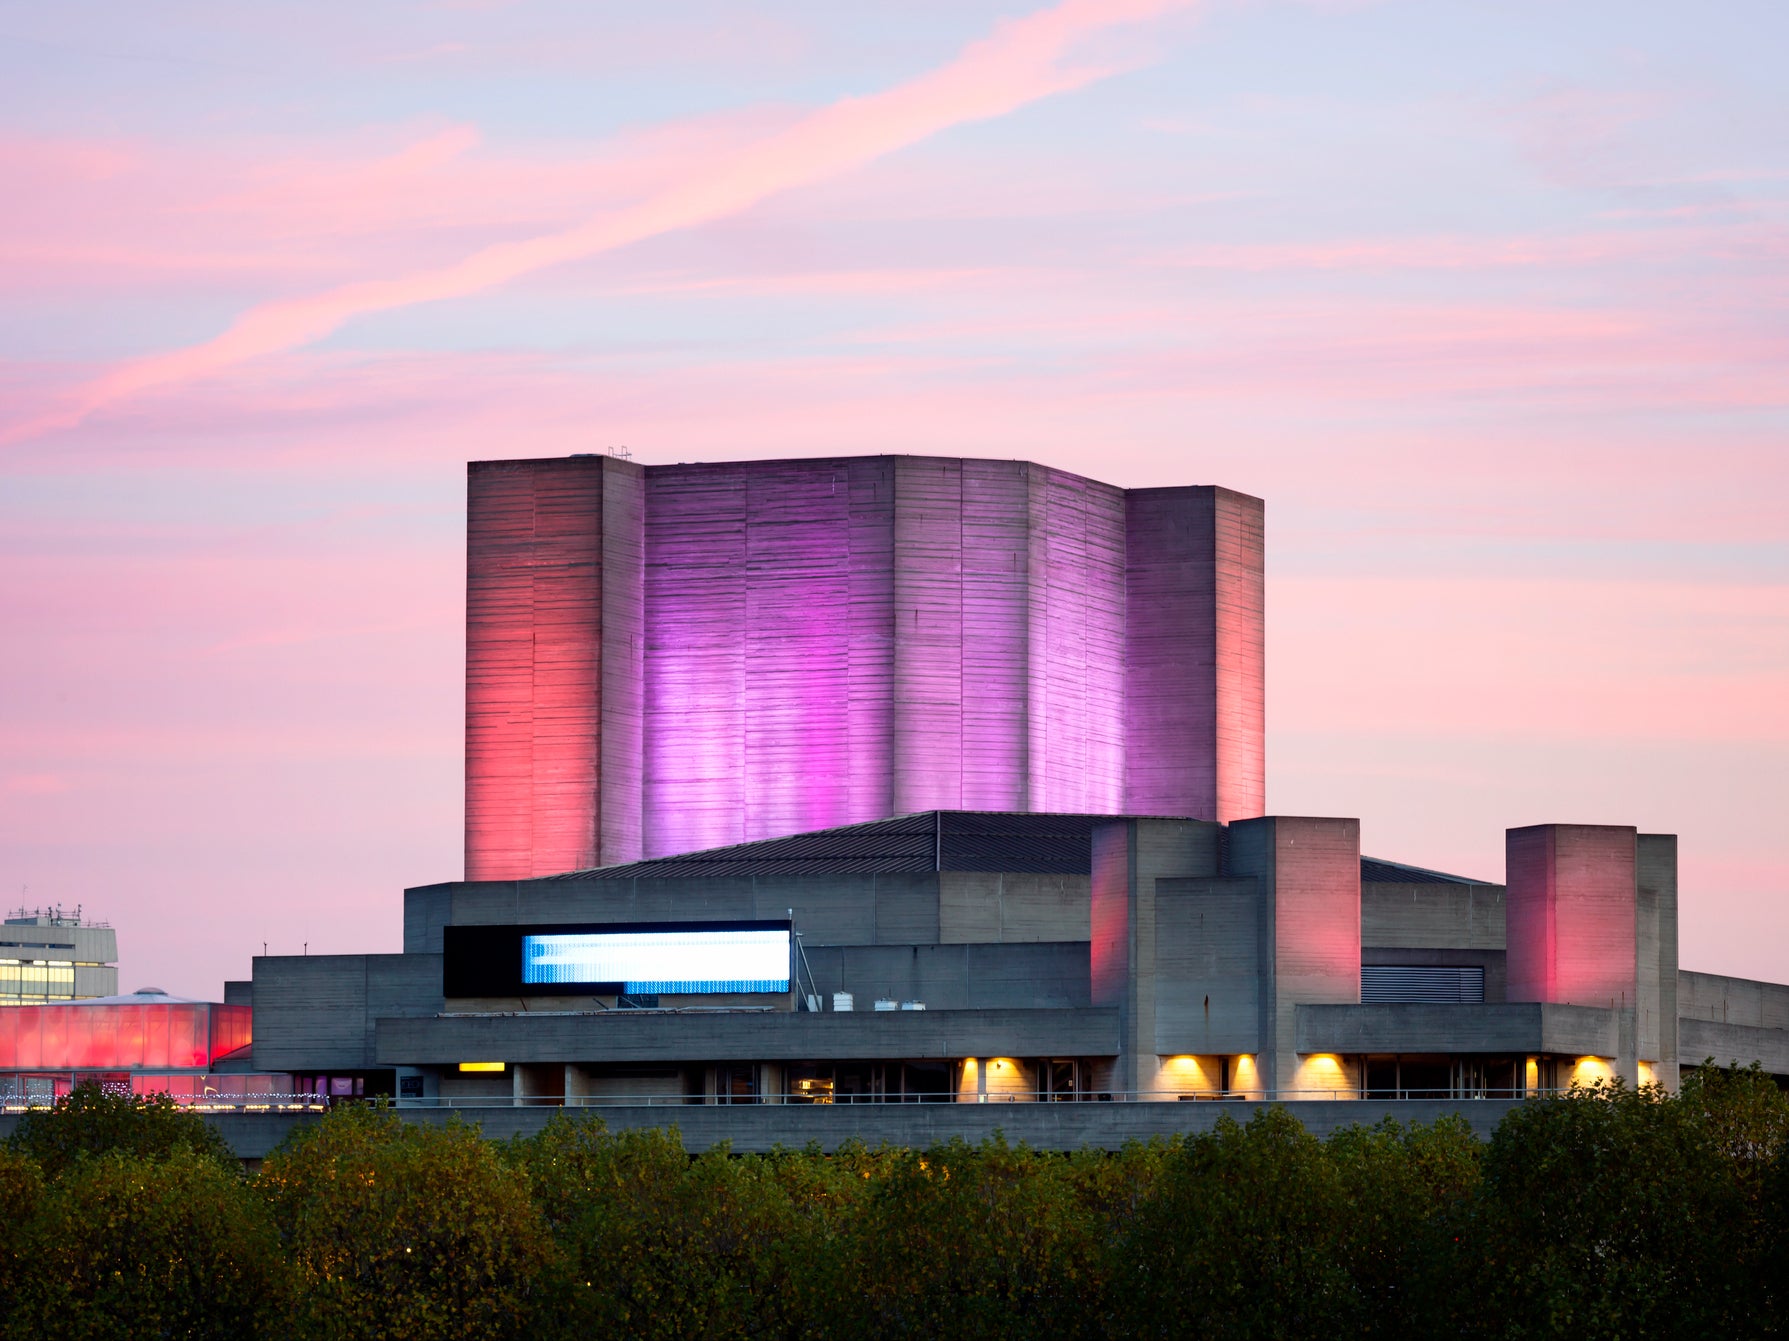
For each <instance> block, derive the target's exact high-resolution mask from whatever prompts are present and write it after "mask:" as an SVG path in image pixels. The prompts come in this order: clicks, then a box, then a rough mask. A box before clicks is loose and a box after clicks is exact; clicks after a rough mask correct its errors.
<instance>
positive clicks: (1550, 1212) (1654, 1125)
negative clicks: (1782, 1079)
mask: <svg viewBox="0 0 1789 1341" xmlns="http://www.w3.org/2000/svg"><path fill="white" fill-rule="evenodd" d="M1772 1090H1774V1086H1772V1085H1770V1082H1769V1080H1768V1078H1767V1077H1764V1076H1763V1075H1762V1073H1758V1074H1756V1075H1753V1076H1749V1077H1748V1076H1747V1074H1746V1073H1740V1072H1729V1073H1725V1074H1723V1075H1719V1076H1704V1077H1695V1076H1692V1077H1691V1078H1690V1079H1689V1082H1688V1083H1687V1084H1686V1086H1685V1089H1684V1092H1683V1094H1682V1096H1681V1097H1679V1098H1672V1097H1670V1096H1668V1095H1666V1094H1665V1093H1664V1091H1662V1090H1659V1089H1656V1088H1653V1087H1646V1088H1643V1089H1641V1090H1638V1091H1634V1090H1629V1089H1627V1088H1625V1087H1624V1086H1623V1085H1621V1084H1620V1083H1619V1082H1617V1083H1615V1084H1606V1085H1598V1086H1595V1087H1592V1088H1590V1089H1583V1090H1575V1091H1573V1092H1572V1093H1571V1094H1569V1095H1566V1096H1562V1097H1559V1098H1555V1099H1548V1100H1541V1101H1536V1102H1533V1103H1528V1104H1523V1105H1521V1106H1520V1107H1518V1108H1516V1109H1514V1110H1512V1111H1511V1112H1510V1114H1509V1115H1508V1116H1507V1117H1506V1118H1505V1119H1504V1120H1503V1121H1502V1122H1501V1123H1500V1124H1499V1125H1498V1128H1497V1131H1496V1133H1495V1134H1494V1135H1493V1136H1492V1138H1491V1142H1490V1145H1489V1147H1488V1149H1487V1150H1486V1152H1485V1162H1484V1196H1483V1198H1482V1199H1481V1207H1480V1219H1479V1224H1478V1226H1477V1234H1476V1237H1477V1241H1478V1243H1479V1245H1480V1247H1481V1249H1482V1251H1483V1261H1484V1273H1483V1276H1482V1278H1481V1280H1480V1282H1479V1284H1478V1286H1477V1287H1476V1291H1475V1292H1476V1293H1478V1294H1479V1295H1481V1296H1482V1297H1483V1298H1484V1299H1485V1301H1486V1304H1487V1309H1486V1313H1485V1315H1484V1318H1483V1322H1484V1325H1485V1328H1486V1330H1491V1331H1495V1332H1496V1333H1498V1334H1500V1335H1503V1336H1508V1337H1529V1336H1562V1335H1567V1334H1569V1335H1572V1336H1582V1337H1605V1336H1606V1337H1618V1336H1624V1337H1625V1336H1686V1335H1706V1336H1748V1335H1766V1334H1769V1332H1768V1327H1769V1325H1770V1324H1769V1318H1768V1315H1769V1312H1770V1310H1769V1309H1768V1308H1767V1307H1766V1300H1767V1298H1768V1291H1769V1288H1770V1284H1771V1283H1770V1281H1769V1280H1768V1278H1767V1274H1766V1272H1765V1270H1764V1265H1763V1263H1764V1258H1765V1256H1767V1253H1768V1248H1767V1245H1766V1244H1765V1242H1764V1240H1765V1232H1764V1231H1765V1229H1766V1227H1767V1225H1768V1222H1769V1214H1768V1207H1767V1204H1766V1202H1767V1192H1768V1186H1769V1179H1770V1174H1771V1165H1772V1163H1773V1161H1774V1159H1775V1156H1776V1153H1777V1151H1779V1150H1780V1149H1781V1146H1782V1131H1783V1123H1782V1119H1781V1116H1780V1114H1781V1108H1780V1096H1774V1095H1772V1094H1771V1093H1770V1091H1772Z"/></svg>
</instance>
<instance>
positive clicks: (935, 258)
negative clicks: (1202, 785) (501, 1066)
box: [0, 0, 1789, 997]
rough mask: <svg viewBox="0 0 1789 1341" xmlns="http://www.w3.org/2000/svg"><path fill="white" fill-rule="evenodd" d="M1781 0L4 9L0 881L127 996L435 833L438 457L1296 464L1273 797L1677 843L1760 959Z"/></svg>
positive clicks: (1276, 569)
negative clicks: (109, 957) (1592, 826)
mask: <svg viewBox="0 0 1789 1341" xmlns="http://www.w3.org/2000/svg"><path fill="white" fill-rule="evenodd" d="M1785 51H1789V6H1785V5H1784V4H1783V3H1782V0H1758V2H1757V3H1743V2H1735V3H1720V2H1718V0H1717V2H1716V3H1700V4H1691V3H1688V2H1687V0H1684V2H1683V3H1676V4H1663V3H1647V2H1645V0H1622V3H1613V2H1607V3H1595V2H1586V3H1560V0H1548V3H1525V2H1523V0H1481V3H1474V4H1466V3H1455V2H1453V0H1415V2H1411V3H1401V2H1396V0H1387V2H1386V3H1373V2H1372V0H1328V2H1320V0H1308V2H1306V3H1297V2H1295V0H1283V2H1277V3H1276V2H1273V0H1229V2H1227V3H1209V4H1186V3H1175V2H1174V0H1103V2H1102V3H1088V2H1087V0H1067V3H1063V4H1060V5H1057V6H1055V7H1044V6H1038V7H1031V8H1028V7H1027V6H1026V3H1025V2H1024V0H1009V2H1008V3H983V2H982V0H952V3H949V4H944V3H935V0H905V2H904V3H901V4H864V3H853V2H851V0H835V2H834V3H827V4H818V3H793V4H780V3H764V4H755V5H745V4H737V3H735V4H719V3H713V4H702V3H684V2H683V0H661V3H657V4H653V5H622V4H609V3H603V4H593V3H589V2H588V0H585V2H583V3H569V2H567V3H548V2H544V0H515V2H514V3H504V2H503V0H457V2H455V0H441V2H439V3H423V2H421V0H418V2H417V3H409V4H375V5H369V4H366V3H357V4H338V3H332V2H330V0H311V3H307V4H304V5H297V4H280V3H264V4H255V5H241V4H225V3H221V2H220V3H209V4H202V3H185V2H184V0H168V2H167V3H158V4H155V5H141V4H126V3H118V2H116V0H114V2H113V3H87V2H86V0H67V2H66V3H60V4H56V5H41V6H23V5H15V6H11V7H10V8H8V9H7V10H6V11H5V14H4V16H3V17H0V893H3V894H4V896H5V902H6V906H7V908H8V909H11V908H13V907H16V906H18V905H19V904H21V903H23V904H26V905H30V906H36V905H40V904H45V903H62V904H64V905H67V906H69V907H71V908H72V907H73V905H75V904H80V905H82V906H83V908H84V910H85V912H86V913H87V914H88V915H89V916H94V917H99V918H103V919H109V920H110V921H111V922H112V923H113V924H114V925H116V926H117V927H118V930H119V946H120V954H121V961H122V963H121V980H122V981H121V986H122V987H123V988H124V989H125V990H129V989H131V988H134V987H137V986H140V985H143V984H153V985H157V986H160V987H163V988H166V989H168V990H170V991H174V992H177V993H182V994H187V995H194V996H205V997H215V996H216V995H217V994H218V992H219V991H220V990H221V985H222V981H223V980H224V979H225V978H227V977H231V978H240V977H246V976H248V972H249V957H250V955H251V954H256V953H260V951H261V947H262V944H263V943H266V945H267V946H268V947H269V948H270V949H271V950H272V951H273V952H274V953H298V952H299V951H300V949H301V947H303V946H305V945H307V944H308V947H309V950H310V952H311V953H323V952H360V951H395V950H397V949H398V948H399V942H400V931H401V912H402V898H401V891H402V889H403V887H404V886H405V885H413V884H423V883H427V882H431V881H436V880H447V879H456V878H458V877H459V875H460V873H461V836H460V822H461V814H460V809H461V795H462V778H461V761H462V753H461V725H462V723H461V711H462V697H461V695H462V675H463V660H462V656H463V631H462V618H463V613H464V576H465V558H464V523H465V470H464V462H465V461H467V460H468V459H475V458H491V457H505V456H550V455H560V454H564V453H568V452H577V451H599V452H600V451H603V450H605V449H606V448H609V447H621V446H625V447H627V448H628V449H629V450H631V451H632V453H633V456H634V459H636V460H638V461H643V462H646V463H649V464H650V463H657V462H677V461H694V460H721V459H743V458H751V457H763V456H784V455H822V454H824V455H833V454H845V453H874V452H911V453H937V454H946V455H970V456H989V457H999V458H1015V457H1016V458H1026V459H1030V460H1036V461H1041V462H1045V463H1048V464H1050V465H1054V466H1059V467H1062V468H1064V469H1068V470H1072V471H1079V472H1082V473H1084V474H1087V475H1091V476H1093V477H1094V478H1097V479H1101V480H1105V481H1108V482H1111V483H1113V484H1119V485H1125V486H1144V485H1164V484H1197V483H1214V484H1223V485H1228V486H1230V487H1232V488H1236V489H1241V490H1245V491H1247V492H1249V493H1253V494H1258V495H1260V496H1262V497H1263V498H1265V499H1266V500H1267V524H1268V532H1267V535H1268V589H1267V599H1268V630H1269V640H1268V762H1269V773H1268V804H1269V808H1270V809H1271V810H1272V811H1274V812H1276V813H1283V814H1315V815H1358V816H1359V817H1360V818H1361V820H1362V843H1363V846H1364V848H1365V849H1366V850H1367V851H1368V852H1370V853H1372V854H1374V855H1377V856H1383V857H1389V858H1392V859H1395V860H1401V861H1407V862H1413V863H1416V864H1419V865H1425V866H1434V867H1439V868H1441V869H1445V870H1450V871H1458V872H1461V873H1463V874H1466V875H1471V876H1475V877H1478V878H1482V879H1487V880H1494V881H1500V880H1501V879H1502V878H1503V831H1504V829H1505V828H1506V827H1509V826H1514V825H1524V824H1532V823H1540V822H1546V821H1563V822H1580V823H1609V824H1634V825H1638V826H1640V827H1641V828H1642V829H1643V830H1647V831H1653V832H1674V833H1677V834H1679V835H1681V839H1682V841H1681V847H1680V855H1681V882H1682V883H1681V890H1682V894H1681V899H1682V914H1681V918H1682V951H1681V959H1682V963H1683V965H1684V967H1686V968H1695V969H1701V970H1705V971H1710V972H1720V973H1731V974H1738V975H1742V976H1748V977H1761V978H1769V979H1774V980H1776V981H1784V980H1786V979H1789V79H1786V78H1785V77H1784V73H1783V59H1784V52H1785Z"/></svg>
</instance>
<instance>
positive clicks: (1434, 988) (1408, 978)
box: [1360, 964, 1485, 1005]
mask: <svg viewBox="0 0 1789 1341" xmlns="http://www.w3.org/2000/svg"><path fill="white" fill-rule="evenodd" d="M1360 999H1361V1004H1363V1005H1374V1004H1378V1003H1384V1002H1391V1001H1433V1002H1442V1003H1459V1002H1462V1001H1483V1000H1484V999H1485V971H1484V969H1483V968H1482V967H1478V966H1472V967H1449V968H1437V967H1429V966H1419V965H1405V964H1362V965H1361V966H1360Z"/></svg>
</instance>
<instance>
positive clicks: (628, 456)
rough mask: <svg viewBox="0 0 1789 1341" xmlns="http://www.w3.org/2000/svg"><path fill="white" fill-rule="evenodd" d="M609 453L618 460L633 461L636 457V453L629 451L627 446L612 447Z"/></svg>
mask: <svg viewBox="0 0 1789 1341" xmlns="http://www.w3.org/2000/svg"><path fill="white" fill-rule="evenodd" d="M609 455H610V456H612V457H614V458H615V459H616V460H617V461H632V460H633V459H634V454H633V453H632V452H630V451H628V449H627V448H625V447H611V448H609Z"/></svg>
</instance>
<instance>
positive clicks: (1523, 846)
mask: <svg viewBox="0 0 1789 1341" xmlns="http://www.w3.org/2000/svg"><path fill="white" fill-rule="evenodd" d="M1635 841H1636V835H1635V831H1634V830H1633V829H1631V828H1625V827H1622V826H1617V825H1602V824H1536V825H1531V826H1529V827H1527V828H1523V829H1511V830H1509V831H1508V833H1507V835H1506V837H1505V843H1506V847H1505V851H1506V854H1507V856H1506V861H1507V870H1506V874H1505V880H1506V882H1507V884H1508V894H1507V896H1506V903H1505V908H1506V916H1507V918H1508V928H1509V929H1508V933H1507V935H1508V941H1507V944H1508V947H1509V988H1508V991H1509V999H1510V1000H1511V1001H1550V1002H1559V1003H1567V1004H1570V1005H1577V1006H1604V1007H1608V1006H1614V1007H1623V1006H1629V1007H1631V1006H1633V1005H1634V1004H1635V1001H1636V996H1637V991H1636V989H1637V981H1636V972H1637V949H1636V936H1637V928H1636V894H1635V880H1634V877H1635V869H1634V865H1635Z"/></svg>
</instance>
